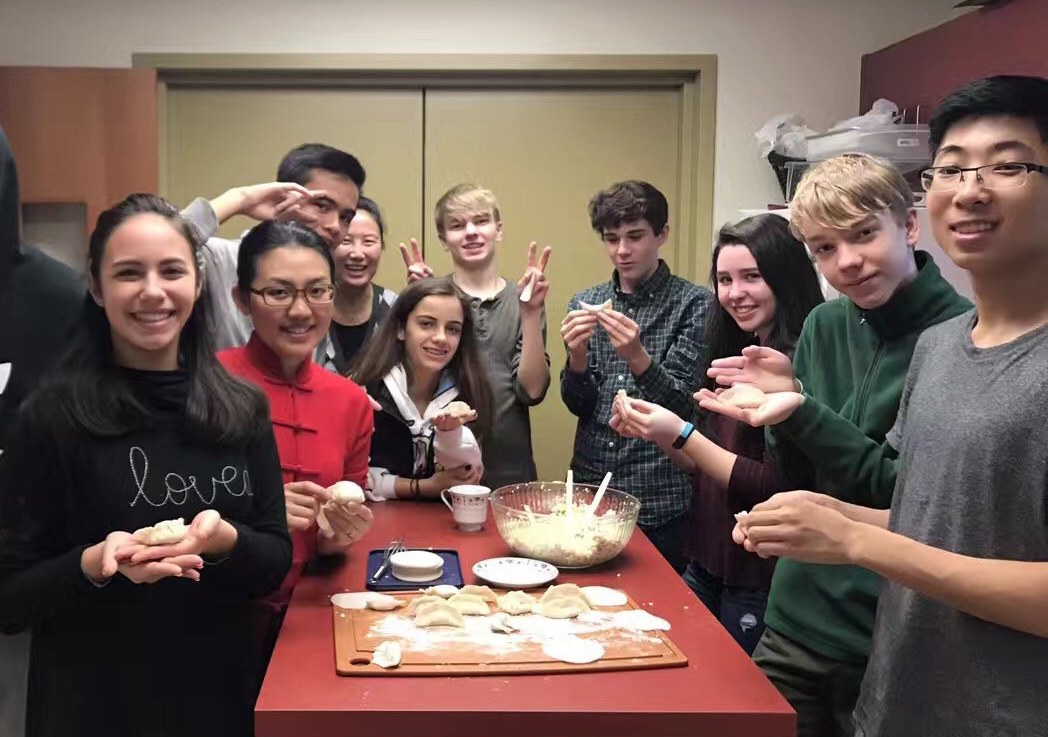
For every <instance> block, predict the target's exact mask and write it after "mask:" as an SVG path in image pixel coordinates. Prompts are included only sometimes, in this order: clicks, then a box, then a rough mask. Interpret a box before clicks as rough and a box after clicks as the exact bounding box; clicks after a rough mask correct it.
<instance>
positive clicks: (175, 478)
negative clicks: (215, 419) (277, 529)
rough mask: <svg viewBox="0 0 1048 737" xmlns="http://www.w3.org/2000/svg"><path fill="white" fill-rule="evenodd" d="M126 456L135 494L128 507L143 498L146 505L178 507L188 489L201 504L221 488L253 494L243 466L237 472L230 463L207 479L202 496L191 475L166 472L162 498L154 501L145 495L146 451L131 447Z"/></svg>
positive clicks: (235, 493) (187, 493)
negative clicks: (208, 485) (207, 489)
mask: <svg viewBox="0 0 1048 737" xmlns="http://www.w3.org/2000/svg"><path fill="white" fill-rule="evenodd" d="M128 458H129V460H130V463H131V475H132V476H134V478H135V488H136V489H137V493H136V494H135V498H134V499H132V500H131V504H130V506H132V507H133V506H135V504H137V503H138V500H139V499H142V500H145V502H146V504H149V505H150V506H152V507H162V506H164V505H165V504H169V503H170V504H175V505H177V506H181V505H183V504H185V503H186V500H188V499H189V494H190V492H192V493H194V494H196V495H197V498H198V499H200V501H201V502H203V503H204V504H209V505H210V504H214V502H215V497H216V496H218V489H219V487H221V488H222V489H224V490H225V491H226V493H227V494H229V495H230V496H237V497H240V496H245V495H247V496H253V495H252V493H251V477H250V476H249V475H248V472H247V469H246V468H245V469H243V470H241V471H238V470H237V469H236V468H234V467H233V466H225V467H224V468H223V469H222V471H221V477H220V478H217V479H216V478H214V477H212V478H211V494H210V496H208V495H206V494H205V493H204V492H202V491H201V490H200V488H199V487H198V486H197V478H196V476H193V475H192V474H190V475H188V476H182V475H181V474H177V473H169V474H167V475H166V476H164V491H165V493H164V498H163V499H160V500H159V501H155V500H153V499H151V498H150V497H149V494H147V493H146V479H147V478H148V477H149V456H148V455H146V452H145V451H144V450H142V448H140V447H138V446H137V445H133V446H131V451H130V452H129V454H128Z"/></svg>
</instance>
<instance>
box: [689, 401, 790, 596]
mask: <svg viewBox="0 0 1048 737" xmlns="http://www.w3.org/2000/svg"><path fill="white" fill-rule="evenodd" d="M705 429H706V432H707V437H709V438H710V440H712V441H713V442H715V443H717V445H719V446H721V447H722V448H724V449H725V450H729V451H731V452H732V453H735V454H736V455H737V456H738V459H737V460H736V461H735V466H734V467H733V468H732V470H731V479H730V480H729V482H728V488H727V489H725V488H724V487H723V486H721V485H720V484H719V483H717V482H716V481H714V480H713V479H712V478H710V477H709V476H707V475H706V474H704V473H697V474H694V475H693V476H692V487H693V489H694V497H693V498H692V504H691V516H692V523H693V524H692V529H693V530H694V534H693V535H692V536H691V537H690V538H689V539H688V540H687V541H686V542H685V549H684V550H685V553H686V554H687V555H688V557H689V558H690V559H691V560H692V561H694V562H695V563H696V564H697V565H698V566H700V567H701V568H704V569H705V570H706V571H708V572H709V573H711V574H713V575H714V576H717V577H718V578H720V579H721V580H723V581H724V583H725V584H726V585H728V586H738V587H742V588H748V589H764V590H767V589H769V588H770V587H771V576H772V573H774V571H775V559H774V558H771V559H766V558H761V557H760V556H759V555H754V554H753V553H747V552H746V550H745V549H744V548H743V547H742V546H741V545H736V544H735V541H733V540H732V539H731V531H732V529H733V528H734V527H735V513H736V512H742V511H747V512H748V511H749V510H750V509H752V508H753V507H754V505H756V504H759V503H761V502H763V501H765V500H766V499H768V497H770V496H771V495H772V494H775V493H776V492H778V491H781V489H780V488H779V473H778V469H777V468H776V466H775V460H774V459H773V458H772V456H771V454H770V453H768V452H767V451H766V450H765V446H764V428H763V427H750V426H749V425H747V424H745V423H742V422H737V421H736V420H733V419H731V418H729V417H725V416H723V415H714V416H713V417H712V418H711V419H710V420H709V423H708V424H707V425H706V428H705Z"/></svg>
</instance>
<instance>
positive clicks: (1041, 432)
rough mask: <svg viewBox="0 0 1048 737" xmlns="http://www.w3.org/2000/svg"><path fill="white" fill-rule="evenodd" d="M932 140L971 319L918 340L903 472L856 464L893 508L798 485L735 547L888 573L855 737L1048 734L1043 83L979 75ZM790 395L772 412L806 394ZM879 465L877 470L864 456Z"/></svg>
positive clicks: (899, 444)
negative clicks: (970, 294) (967, 283)
mask: <svg viewBox="0 0 1048 737" xmlns="http://www.w3.org/2000/svg"><path fill="white" fill-rule="evenodd" d="M931 129H932V148H933V152H934V157H935V158H934V166H933V167H931V168H930V169H927V170H925V172H923V175H922V176H923V180H924V185H925V188H926V189H927V190H928V210H929V213H930V215H931V220H932V226H933V229H934V232H935V236H936V240H937V241H938V242H939V244H940V245H941V246H942V248H943V250H944V251H946V253H947V255H949V257H950V258H951V260H953V261H954V262H955V263H956V264H958V265H959V266H961V267H962V268H964V269H966V270H967V271H968V272H969V273H970V275H971V279H972V286H973V288H974V291H975V302H976V305H977V307H976V309H975V310H974V311H972V312H969V313H966V314H964V315H961V316H959V317H956V318H953V319H952V320H949V321H947V322H944V323H942V324H940V325H938V326H936V327H934V328H931V329H930V330H928V331H926V332H925V333H924V334H923V335H922V337H921V339H920V341H919V342H918V344H917V348H916V351H915V353H914V356H913V360H912V363H911V364H910V372H909V375H908V377H907V383H906V387H905V389H904V393H903V397H902V405H901V407H900V411H899V417H898V420H897V422H896V425H895V427H894V428H893V430H892V431H891V432H890V433H889V435H888V438H887V443H886V444H887V445H890V446H891V447H892V448H894V449H897V450H898V453H899V457H898V460H897V461H895V460H892V456H893V454H892V453H890V452H887V449H886V448H881V449H879V448H878V447H877V446H876V445H874V444H873V443H872V441H871V443H870V444H869V446H872V447H866V448H865V449H862V450H855V451H852V452H851V453H852V455H853V457H854V461H855V462H854V464H853V465H854V467H855V468H860V467H862V468H866V469H867V472H866V473H865V474H864V475H863V476H862V477H858V478H856V479H855V483H858V484H869V485H874V484H879V485H887V484H890V483H892V482H894V485H895V492H894V497H893V501H892V508H891V510H890V511H887V510H873V509H868V508H865V507H859V506H856V505H851V504H846V503H844V502H840V501H838V500H835V499H832V498H830V497H826V496H823V495H820V494H812V493H811V492H805V491H795V492H787V493H785V494H779V495H776V496H775V497H772V499H770V500H769V501H767V502H765V503H764V504H761V505H758V506H757V507H755V508H754V509H753V510H752V511H751V512H750V513H749V514H748V515H746V516H744V517H741V518H740V522H739V524H738V525H737V527H736V530H735V533H734V534H735V539H736V541H737V542H739V543H741V544H743V545H745V547H746V548H747V549H748V550H751V551H753V552H756V553H757V554H759V555H762V556H765V557H768V556H788V557H792V558H797V559H800V560H806V561H809V562H813V563H824V564H841V563H850V564H855V565H860V566H863V567H865V568H868V569H870V570H871V571H873V572H875V573H878V574H880V575H881V576H883V577H884V578H886V579H887V584H886V586H885V588H884V590H883V593H882V594H881V597H880V602H879V605H878V610H877V623H876V628H875V631H874V639H873V652H872V654H871V656H870V661H869V665H868V667H867V671H866V677H865V679H864V681H863V685H862V692H861V695H860V698H859V702H858V705H857V706H856V711H855V724H856V737H894V736H895V735H904V734H905V735H910V734H913V735H922V737H969V736H970V737H977V736H978V737H982V736H983V735H995V736H996V735H1024V736H1025V735H1034V734H1044V733H1045V725H1046V724H1048V680H1046V679H1045V678H1044V673H1045V663H1048V464H1046V462H1045V456H1046V452H1048V450H1046V449H1048V423H1046V422H1045V420H1044V418H1045V414H1046V412H1048V288H1046V284H1048V80H1045V79H1042V78H1034V77H993V78H990V79H985V80H980V81H977V82H974V83H972V84H970V85H968V86H966V87H964V88H963V89H961V90H958V91H957V92H954V93H953V94H951V95H949V96H948V97H947V98H946V99H945V100H944V101H943V102H942V103H941V105H940V106H939V108H938V110H937V111H936V113H935V115H934V116H933V118H932V121H931ZM786 395H792V393H783V396H773V397H772V398H771V400H770V401H771V402H772V403H773V404H778V405H780V406H781V407H787V408H788V406H789V405H791V404H793V406H796V404H797V402H803V401H804V400H803V398H800V399H799V400H798V399H797V398H796V395H793V396H792V397H791V396H786ZM772 409H774V408H772ZM785 411H786V412H787V413H788V409H787V410H785ZM770 412H771V409H769V411H768V412H766V413H765V414H766V415H767V414H769V413H770ZM779 414H782V412H780V413H779ZM775 421H777V420H769V422H771V423H772V424H774V422H775ZM878 452H882V456H881V460H880V466H879V468H877V469H875V470H872V471H871V470H870V469H871V467H872V466H873V465H876V464H865V465H863V464H861V463H859V457H858V456H859V455H862V454H866V453H873V454H876V453H878ZM844 460H845V461H846V460H847V459H844ZM848 465H849V464H848V463H840V464H835V466H838V467H839V468H841V469H843V468H846V467H847V466H848Z"/></svg>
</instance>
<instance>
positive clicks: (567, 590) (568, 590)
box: [539, 583, 590, 605]
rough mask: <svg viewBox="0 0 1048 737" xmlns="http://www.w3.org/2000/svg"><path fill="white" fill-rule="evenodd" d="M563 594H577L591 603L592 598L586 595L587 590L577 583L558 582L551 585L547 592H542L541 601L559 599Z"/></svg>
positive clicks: (541, 602) (587, 602)
mask: <svg viewBox="0 0 1048 737" xmlns="http://www.w3.org/2000/svg"><path fill="white" fill-rule="evenodd" d="M563 596H577V597H579V598H580V599H582V600H583V601H584V602H586V604H587V605H589V604H590V600H589V599H588V598H587V597H586V592H584V591H583V590H582V589H581V588H579V587H578V585H577V584H573V583H562V584H557V585H556V586H550V587H549V588H548V589H546V591H545V593H544V594H542V597H541V598H540V599H539V603H540V604H543V603H545V602H547V601H552V600H553V599H559V598H561V597H563Z"/></svg>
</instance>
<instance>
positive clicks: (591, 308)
mask: <svg viewBox="0 0 1048 737" xmlns="http://www.w3.org/2000/svg"><path fill="white" fill-rule="evenodd" d="M579 307H581V308H582V309H584V310H586V312H592V313H593V314H594V315H596V314H597V313H598V312H604V310H610V309H611V300H610V299H609V300H605V301H604V302H602V303H601V304H599V305H591V304H586V303H585V302H583V301H582V300H581V299H580V300H579Z"/></svg>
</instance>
